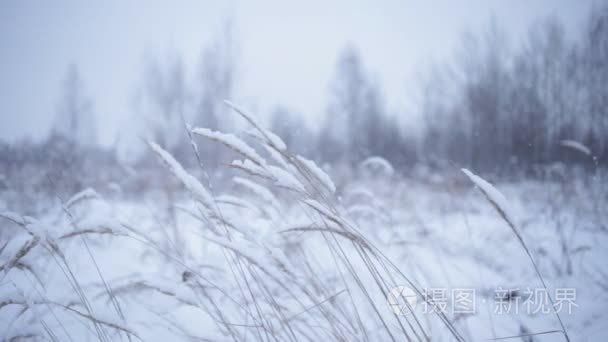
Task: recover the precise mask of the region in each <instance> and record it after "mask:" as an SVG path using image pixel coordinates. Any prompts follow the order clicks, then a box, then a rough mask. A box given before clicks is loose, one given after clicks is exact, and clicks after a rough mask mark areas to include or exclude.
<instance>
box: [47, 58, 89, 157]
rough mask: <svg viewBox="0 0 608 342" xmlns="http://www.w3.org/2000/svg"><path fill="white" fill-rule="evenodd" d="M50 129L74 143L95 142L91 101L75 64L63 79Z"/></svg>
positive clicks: (87, 143)
mask: <svg viewBox="0 0 608 342" xmlns="http://www.w3.org/2000/svg"><path fill="white" fill-rule="evenodd" d="M52 130H53V133H54V134H56V135H60V136H62V137H64V138H65V139H67V140H68V141H70V142H72V143H73V144H75V145H81V146H88V147H90V146H94V145H95V144H96V143H97V127H96V121H95V116H94V114H93V106H92V102H91V100H90V98H88V97H87V96H86V95H85V91H84V84H83V81H82V79H81V77H80V72H79V71H78V67H77V66H76V65H75V64H71V65H70V66H69V67H68V70H67V72H66V75H65V78H64V80H63V83H62V94H61V97H60V99H59V103H58V106H57V115H56V117H55V122H54V123H53V129H52Z"/></svg>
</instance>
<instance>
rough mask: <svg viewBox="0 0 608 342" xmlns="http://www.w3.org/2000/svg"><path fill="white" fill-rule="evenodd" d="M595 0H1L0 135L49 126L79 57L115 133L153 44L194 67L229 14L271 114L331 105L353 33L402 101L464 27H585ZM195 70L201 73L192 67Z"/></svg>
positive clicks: (248, 88)
mask: <svg viewBox="0 0 608 342" xmlns="http://www.w3.org/2000/svg"><path fill="white" fill-rule="evenodd" d="M591 4H592V1H587V0H578V1H577V0H571V1H561V0H559V1H558V0H536V1H533V0H504V1H498V0H495V1H491V0H467V1H463V0H461V1H447V0H446V1H440V0H433V1H422V0H416V1H413V0H401V1H397V0H394V1H392V0H390V1H389V0H379V1H356V0H350V1H348V0H340V1H321V0H308V1H270V0H262V1H246V0H242V1H239V0H233V1H225V2H223V1H143V0H142V1H122V0H112V1H98V2H92V1H91V2H89V1H79V0H74V1H66V0H61V1H59V0H58V1H42V0H40V1H34V0H24V1H18V0H4V1H2V2H0V139H2V140H8V141H16V140H18V139H21V138H24V137H26V136H30V137H42V136H45V134H46V133H47V132H48V129H49V127H50V124H51V122H52V119H53V118H54V115H55V111H56V104H57V98H58V97H59V94H60V88H59V84H60V82H61V80H62V78H63V76H64V74H65V71H66V68H67V66H68V64H69V63H70V62H75V63H76V64H77V65H78V67H79V69H80V71H81V76H82V77H83V80H84V82H85V86H86V92H87V93H88V94H89V95H90V96H91V97H92V99H93V101H94V107H95V113H96V115H97V122H98V129H99V131H100V132H99V137H100V139H101V142H102V143H105V144H109V143H111V142H112V141H113V140H114V139H115V137H116V136H117V134H127V133H128V132H129V131H130V130H131V128H132V127H133V125H134V122H135V121H136V120H137V117H135V118H134V116H133V115H134V110H133V106H132V99H133V96H134V93H135V90H136V87H137V85H138V84H139V81H140V80H141V75H142V72H143V61H144V60H145V58H144V56H146V54H148V55H149V54H156V55H159V56H161V57H163V56H166V55H167V54H171V53H178V54H181V55H183V57H184V60H185V62H186V67H187V71H189V72H190V73H193V71H194V69H195V67H196V63H197V61H198V58H199V57H200V54H201V51H202V49H203V47H204V46H205V45H207V44H208V43H209V42H210V41H212V40H213V39H214V38H215V37H217V35H218V33H219V32H220V30H221V28H222V27H223V25H224V22H225V20H226V18H232V19H233V21H234V23H235V29H236V38H237V40H238V44H239V49H240V56H239V63H240V74H239V76H238V81H239V82H238V95H237V99H236V100H237V101H239V100H240V101H241V102H244V103H245V104H246V105H247V106H249V107H251V108H254V109H256V110H257V111H259V112H261V113H264V112H266V111H268V110H270V109H271V108H272V107H273V106H274V105H275V104H278V103H281V104H284V105H287V106H288V107H290V108H292V109H295V110H297V111H299V112H300V113H303V114H306V115H308V116H309V118H310V120H313V121H314V120H315V119H316V118H318V117H320V114H321V113H323V111H324V108H325V103H326V96H327V90H328V80H329V77H331V75H332V72H333V68H334V65H335V60H336V56H337V54H338V52H339V51H340V50H341V49H342V48H343V47H344V46H345V45H346V43H348V42H351V43H353V44H354V45H356V46H357V47H358V48H359V51H360V52H361V55H362V58H363V61H364V63H365V65H366V66H367V67H368V69H369V70H371V71H372V72H373V73H374V75H375V77H377V79H378V81H379V82H380V83H381V84H382V86H383V89H384V90H385V92H386V95H387V98H388V100H389V107H390V108H393V109H398V108H403V106H404V103H405V102H406V99H407V97H408V91H409V90H408V89H411V85H412V83H413V81H414V76H415V73H416V70H417V69H420V68H421V67H423V66H424V65H425V64H427V63H428V61H429V60H430V59H442V58H449V56H451V53H452V51H453V50H454V48H455V47H457V46H458V44H459V41H460V37H461V35H462V33H463V32H464V31H465V30H471V31H474V32H477V31H479V30H480V29H482V28H483V27H484V26H485V25H486V24H487V23H488V22H489V20H490V17H491V16H492V15H494V16H495V17H496V18H497V19H498V20H499V22H500V23H501V24H502V25H503V26H504V27H505V29H506V30H507V31H508V32H509V34H510V36H511V38H512V40H513V42H514V43H515V44H517V42H518V38H517V37H519V36H521V34H523V33H524V32H525V30H526V27H527V26H528V24H529V23H530V22H532V21H533V20H534V19H537V18H539V17H542V16H546V15H549V14H553V15H556V16H558V17H559V18H560V19H561V20H562V21H563V22H564V23H565V25H566V28H567V30H568V32H570V33H572V32H575V30H578V29H579V28H580V27H581V25H582V23H583V22H584V19H585V18H586V16H587V13H588V10H589V9H590V8H591ZM189 77H192V78H193V77H194V76H189Z"/></svg>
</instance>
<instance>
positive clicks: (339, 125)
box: [0, 5, 608, 195]
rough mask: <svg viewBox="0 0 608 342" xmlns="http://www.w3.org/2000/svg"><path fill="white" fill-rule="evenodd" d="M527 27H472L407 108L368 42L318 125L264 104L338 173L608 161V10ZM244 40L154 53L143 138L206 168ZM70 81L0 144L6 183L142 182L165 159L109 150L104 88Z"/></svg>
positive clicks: (51, 188) (54, 188) (74, 77)
mask: <svg viewBox="0 0 608 342" xmlns="http://www.w3.org/2000/svg"><path fill="white" fill-rule="evenodd" d="M527 32H528V33H527V34H526V36H525V37H508V35H507V34H506V33H505V32H504V30H503V29H502V28H501V26H500V24H499V23H498V21H496V20H491V21H490V23H489V24H488V25H487V28H486V29H485V31H484V32H477V33H468V34H464V35H463V38H462V42H461V46H460V48H459V49H458V50H457V51H455V55H454V58H452V59H450V60H448V61H445V62H443V63H441V62H439V63H435V64H434V65H433V66H432V67H430V68H428V69H426V70H420V77H419V82H418V86H417V92H415V93H411V94H404V96H409V97H412V98H414V99H415V101H414V102H415V103H416V106H415V107H414V108H410V109H408V111H409V112H408V113H406V112H395V111H394V110H389V109H387V106H386V98H385V97H386V95H385V94H384V92H383V88H382V84H380V83H379V82H378V81H377V80H376V77H375V76H374V72H373V70H369V69H368V68H367V67H366V64H365V60H363V59H362V57H361V54H360V52H359V51H358V50H357V48H356V47H355V46H352V45H348V46H346V47H345V48H344V49H343V51H342V52H341V53H340V55H339V56H337V59H336V62H335V70H334V72H333V75H332V81H331V85H330V87H329V91H330V92H331V96H330V97H329V98H330V100H329V101H328V103H327V106H326V113H325V116H324V118H323V120H321V121H320V122H319V123H318V125H317V127H312V125H310V123H307V122H306V120H304V117H303V115H304V114H305V113H298V112H296V111H293V110H291V109H290V107H289V105H288V104H277V105H276V108H275V109H274V110H273V111H272V112H271V113H262V114H265V116H263V117H265V118H268V120H267V124H268V126H267V128H269V129H270V130H272V131H273V132H275V133H276V134H278V135H279V136H280V137H282V138H283V139H284V141H285V142H286V144H287V146H288V147H289V148H290V149H292V150H294V151H296V152H297V153H299V154H302V155H305V156H307V157H309V158H311V159H314V160H317V161H320V162H322V163H323V165H325V168H326V169H328V170H329V169H331V170H329V171H330V173H332V174H333V176H334V177H337V178H338V179H339V178H340V175H339V174H337V173H338V171H337V170H339V169H340V168H341V167H343V168H345V169H346V168H349V167H352V166H354V165H357V164H358V163H359V162H361V161H362V160H364V159H365V158H366V157H369V156H381V157H383V158H385V159H386V160H388V161H389V162H390V163H391V164H393V165H394V166H395V168H396V170H397V172H399V173H401V174H404V175H407V174H412V173H414V174H415V173H419V172H427V171H429V170H430V171H432V172H438V173H441V172H442V171H443V170H446V169H451V168H453V167H454V166H458V167H467V168H470V169H472V170H475V171H476V172H480V173H481V174H485V175H489V176H490V177H494V178H509V177H519V176H525V177H539V178H543V177H551V172H552V170H555V169H556V168H565V167H569V168H576V169H577V170H580V172H585V170H587V171H589V170H593V169H594V168H597V167H603V166H605V161H606V160H607V159H608V115H607V112H606V111H607V110H608V87H607V86H606V85H607V84H608V6H605V5H604V6H595V7H594V8H593V9H592V10H591V11H590V13H589V15H588V19H587V22H586V24H585V28H584V29H583V30H582V31H581V33H580V34H579V35H577V36H576V37H574V39H567V38H566V35H565V33H564V28H563V25H562V23H561V22H560V21H559V20H558V19H556V18H554V17H549V18H541V19H539V20H538V21H537V22H535V23H534V24H532V25H531V26H530V27H529V28H528V30H527ZM238 48H239V37H237V36H236V35H235V34H234V30H233V26H232V24H231V23H228V24H226V28H225V30H224V31H223V34H222V35H221V36H219V37H217V39H216V40H215V43H213V44H210V45H209V46H207V47H205V48H204V52H203V53H202V55H201V58H200V61H199V63H198V68H197V69H196V70H186V68H185V66H184V63H183V62H182V59H181V58H180V57H179V55H175V56H173V57H171V58H166V59H162V58H156V59H154V58H151V59H149V60H147V61H146V63H145V64H144V65H143V66H142V70H141V82H140V83H139V85H138V87H137V88H136V89H134V93H135V101H134V102H135V106H134V112H136V113H134V114H136V115H140V116H141V117H142V118H143V120H141V122H140V125H141V130H139V131H138V132H133V134H134V135H138V136H139V137H140V139H141V140H142V141H143V140H146V139H150V140H152V141H156V142H158V143H159V144H160V145H161V146H163V147H164V148H166V149H167V150H168V151H170V152H171V153H172V154H173V155H174V156H176V158H177V159H178V160H179V161H181V162H182V163H183V164H184V165H186V166H190V167H193V166H196V164H197V163H198V162H197V159H196V157H195V156H194V154H193V153H192V147H191V146H190V143H189V138H188V134H187V131H188V130H187V129H186V127H187V125H192V126H196V127H209V128H211V129H214V130H221V131H226V132H233V131H235V129H236V127H235V126H236V125H237V123H235V116H234V115H233V114H231V113H230V111H229V108H228V107H227V106H225V105H224V104H223V103H222V100H223V99H231V98H233V96H234V88H235V84H236V82H238V73H239V60H238V58H237V54H236V53H235V51H237V50H238ZM186 75H188V77H186ZM192 75H194V77H193V78H192V77H191V76H192ZM189 79H195V80H196V82H189V81H188V80H189ZM61 89H62V96H61V97H60V98H59V99H58V105H57V108H56V115H55V120H54V125H53V129H52V132H51V134H49V136H48V137H47V138H46V139H44V140H43V141H40V142H29V141H22V142H20V143H14V144H9V143H7V142H2V143H0V188H1V189H5V190H6V189H10V190H11V191H15V192H20V193H22V194H35V193H38V194H40V193H48V194H64V195H67V194H71V193H74V192H76V191H78V190H81V189H82V188H83V187H84V186H85V185H86V186H96V185H98V184H104V185H107V184H108V183H111V184H110V186H115V187H116V188H123V189H124V188H128V187H129V186H132V187H135V188H136V187H137V186H142V185H141V184H139V185H137V184H127V183H129V180H130V179H132V178H129V177H130V176H129V175H132V174H133V173H134V171H133V170H134V169H137V170H138V172H144V170H146V168H145V166H146V165H149V163H150V162H155V158H154V157H153V156H152V155H151V154H150V153H141V154H139V155H138V156H137V158H132V160H128V161H126V160H123V158H121V157H119V155H118V154H117V153H116V150H117V148H111V147H110V148H106V147H103V148H102V147H99V145H98V144H97V143H96V132H97V128H96V122H95V115H94V113H93V111H94V102H95V94H91V93H88V92H87V84H86V77H85V76H84V75H82V74H81V73H80V72H79V70H78V67H76V66H75V65H71V66H69V67H68V68H67V71H66V73H65V78H64V81H63V83H62V84H61ZM410 112H414V113H413V114H414V115H417V116H418V117H420V118H422V120H419V121H418V122H417V123H416V124H414V125H404V124H403V122H404V120H402V118H403V117H404V116H406V115H412V113H410ZM256 114H260V113H256ZM564 140H566V141H576V142H579V143H581V144H583V145H585V146H586V147H588V148H589V150H590V153H589V154H586V153H581V151H580V149H579V150H577V149H573V148H571V147H569V146H565V145H564V144H563V143H562V142H563V141H564ZM119 144H120V142H119V141H117V142H116V146H118V145H119ZM566 145H567V144H566ZM199 148H200V153H201V156H202V159H201V161H202V162H203V163H204V164H205V168H207V169H208V170H210V171H212V170H213V169H214V168H216V167H218V166H219V167H221V165H220V164H221V163H226V162H230V161H231V160H232V155H231V154H230V153H231V152H230V151H229V150H228V149H226V148H223V147H221V146H219V144H211V143H204V144H200V145H199ZM100 166H102V167H103V172H102V168H100ZM425 170H426V171H425ZM150 172H153V170H150ZM139 178H141V177H139ZM120 182H124V183H125V184H117V183H120ZM149 185H150V184H147V186H149Z"/></svg>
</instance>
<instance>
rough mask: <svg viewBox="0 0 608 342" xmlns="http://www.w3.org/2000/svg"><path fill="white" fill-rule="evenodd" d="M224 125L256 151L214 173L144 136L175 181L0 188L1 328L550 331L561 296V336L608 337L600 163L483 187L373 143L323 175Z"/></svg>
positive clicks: (83, 336) (399, 336)
mask: <svg viewBox="0 0 608 342" xmlns="http://www.w3.org/2000/svg"><path fill="white" fill-rule="evenodd" d="M203 133H205V132H203ZM221 138H222V137H219V139H221ZM260 138H261V139H264V137H263V136H260ZM231 139H232V140H231V142H232V143H233V148H237V149H241V150H243V153H242V154H244V155H245V156H246V157H251V156H254V157H255V159H251V158H249V159H248V162H239V163H233V165H236V168H237V170H236V171H237V172H240V173H239V178H235V179H234V180H232V181H230V182H229V184H222V186H215V187H210V186H209V184H207V183H206V180H205V179H204V177H202V178H201V177H190V176H189V175H188V173H187V171H186V170H184V169H182V168H181V167H180V166H179V165H177V164H176V162H175V161H174V160H172V158H171V157H170V156H169V155H167V154H165V153H164V152H162V150H161V149H160V148H159V147H158V146H153V148H154V149H155V150H156V151H157V152H159V155H160V157H161V158H162V159H163V161H164V163H165V166H168V167H167V169H168V171H167V173H166V178H162V179H159V180H158V182H166V183H167V184H169V183H171V182H173V181H174V178H172V175H171V174H173V176H176V177H177V179H178V180H179V183H181V185H180V187H179V188H176V189H180V190H179V191H178V190H175V191H171V192H163V191H149V192H147V193H144V194H139V195H131V196H128V197H122V196H119V195H117V194H116V192H107V193H105V192H104V191H100V192H99V193H95V192H94V191H92V190H87V191H85V192H83V193H81V194H79V195H76V196H75V197H73V198H72V199H70V200H66V201H65V203H64V205H63V206H57V207H56V208H55V209H54V210H52V211H49V212H45V213H42V214H40V215H39V216H38V217H35V218H34V217H26V216H22V215H20V214H19V213H15V212H10V210H11V209H12V208H11V203H1V204H0V205H1V207H0V212H1V213H2V217H3V219H2V226H3V229H2V232H1V238H2V240H1V241H2V243H1V244H0V245H1V246H0V248H1V250H0V251H1V253H0V258H1V259H0V260H1V262H0V264H1V265H3V266H2V271H1V273H0V313H1V314H0V332H1V334H2V338H3V339H6V340H10V338H12V337H15V336H22V337H27V336H34V335H40V336H44V338H41V339H56V340H59V341H63V340H73V341H85V340H127V338H128V336H130V337H131V339H133V340H138V339H141V340H145V341H167V340H269V341H270V340H278V341H283V340H314V341H317V340H320V339H327V340H349V341H351V340H352V341H354V340H371V341H385V340H391V339H394V340H399V341H401V340H413V341H417V340H423V341H424V340H427V339H428V340H431V341H448V340H466V341H477V340H487V339H495V338H503V337H510V336H519V337H517V338H515V340H517V339H520V340H521V339H523V340H527V341H561V340H565V337H564V334H563V332H562V328H561V326H560V323H559V321H558V317H557V315H556V312H555V311H558V314H559V317H560V318H561V320H562V321H563V324H564V326H565V328H566V331H567V333H568V335H569V337H570V340H572V341H604V340H606V337H607V336H608V325H606V323H607V322H608V320H607V318H608V314H607V313H606V310H605V305H606V303H608V297H607V295H606V289H607V288H608V265H607V264H606V262H605V260H606V258H607V257H608V249H607V248H606V245H607V243H608V230H607V228H608V227H607V226H606V225H605V224H606V222H608V215H607V214H608V212H607V211H606V206H605V203H606V200H607V199H606V191H605V190H606V184H604V183H605V182H602V181H601V178H593V177H589V179H586V178H582V177H578V178H569V177H564V178H563V181H561V182H557V181H552V182H549V181H545V182H541V181H516V182H510V183H498V184H496V186H495V188H494V187H492V186H491V185H489V183H483V182H482V181H480V180H479V179H477V178H475V177H472V179H473V181H474V182H471V179H469V178H470V177H467V175H465V174H464V173H462V172H460V171H459V170H456V169H455V170H454V171H453V173H451V174H449V175H448V176H449V177H445V175H444V177H439V176H434V177H402V176H398V175H397V174H396V173H394V170H392V168H391V167H390V165H385V163H384V162H379V161H377V160H376V161H374V160H372V161H368V162H366V163H363V164H362V165H364V166H365V167H368V166H370V165H369V164H373V165H372V166H374V165H375V167H371V168H370V169H371V171H369V172H358V173H357V175H356V176H350V177H348V179H337V178H336V179H334V180H336V182H335V183H334V181H332V180H330V179H329V177H328V176H327V175H326V174H325V173H324V172H323V171H322V170H321V168H319V167H317V166H316V164H314V163H312V162H310V161H307V160H305V159H303V158H301V157H299V158H298V157H294V158H289V157H286V156H285V155H281V153H282V151H283V149H282V148H281V146H280V144H278V143H277V142H276V141H274V142H273V139H274V137H273V138H272V139H269V140H268V141H267V142H266V144H267V145H266V146H272V145H274V146H275V149H274V151H275V152H276V155H274V157H273V156H272V155H271V157H270V159H269V160H272V162H271V161H269V160H266V159H264V157H262V156H260V155H258V154H257V152H255V151H254V150H249V149H247V148H246V147H243V146H241V145H240V144H241V142H239V141H236V140H233V138H231ZM469 176H471V175H469ZM475 183H477V186H478V187H480V188H481V189H480V188H476V186H475ZM182 186H183V187H182ZM184 189H187V190H188V191H184ZM218 189H220V190H218ZM480 190H484V191H485V192H486V193H488V192H489V193H490V194H489V195H488V197H489V198H490V199H491V200H492V199H494V200H493V202H498V203H497V204H498V206H499V208H502V207H504V206H508V207H509V209H508V218H509V220H510V221H512V222H511V225H513V226H515V228H513V227H511V226H510V224H509V223H508V222H507V221H505V219H504V215H502V214H501V211H500V210H496V209H497V208H496V207H495V206H494V205H493V203H492V201H488V198H486V197H485V196H484V192H482V191H480ZM498 192H500V193H502V195H504V198H503V196H500V195H499V194H498ZM497 196H498V197H497ZM502 209H504V208H502ZM514 229H516V232H517V233H518V234H519V235H520V236H521V240H523V244H522V241H520V240H519V239H518V237H517V234H515V232H514ZM526 249H527V250H528V251H529V252H530V255H531V257H532V259H533V261H534V263H535V264H536V265H537V267H538V272H539V273H540V274H541V275H542V278H543V280H544V281H545V283H546V288H545V287H544V286H543V284H542V282H541V279H540V278H539V276H538V275H537V272H536V271H535V267H534V263H533V261H532V260H531V258H530V257H529V256H528V254H527V253H526ZM399 286H402V287H406V288H409V289H410V291H411V292H408V293H411V294H413V295H414V296H415V297H416V298H415V303H416V306H415V307H414V308H409V307H404V306H403V305H404V303H405V301H404V300H403V298H399V296H398V295H399V294H400V293H401V292H400V291H397V292H395V291H393V292H391V290H392V289H394V288H399ZM399 289H401V288H399ZM545 290H547V291H548V293H549V295H550V297H551V298H550V299H548V298H547V297H545V295H544V293H545V292H544V291H545ZM395 294H397V296H395ZM425 298H426V299H425ZM548 300H553V302H554V308H555V310H554V309H553V308H552V306H551V304H550V302H549V301H548ZM408 303H410V304H412V303H414V302H413V301H408ZM433 309H434V311H435V312H432V311H433ZM396 312H397V313H400V314H396Z"/></svg>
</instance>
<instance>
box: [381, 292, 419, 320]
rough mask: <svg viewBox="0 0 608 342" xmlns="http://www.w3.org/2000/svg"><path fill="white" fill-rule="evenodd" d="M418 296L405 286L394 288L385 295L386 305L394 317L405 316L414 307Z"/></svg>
mask: <svg viewBox="0 0 608 342" xmlns="http://www.w3.org/2000/svg"><path fill="white" fill-rule="evenodd" d="M417 301H418V296H417V295H416V292H414V290H412V289H411V288H409V287H407V286H395V287H393V288H392V289H391V290H390V291H389V292H388V294H387V295H386V303H387V304H388V306H389V307H390V308H391V310H393V312H394V313H395V315H399V316H406V315H408V314H410V313H411V312H412V311H413V310H414V308H415V307H416V303H417Z"/></svg>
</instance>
